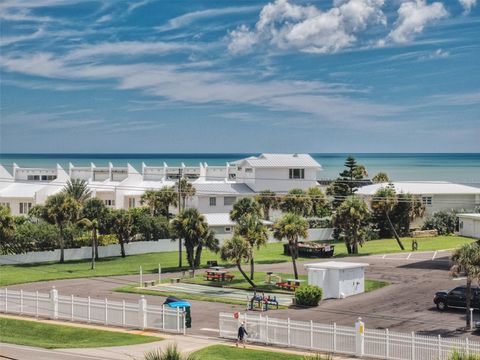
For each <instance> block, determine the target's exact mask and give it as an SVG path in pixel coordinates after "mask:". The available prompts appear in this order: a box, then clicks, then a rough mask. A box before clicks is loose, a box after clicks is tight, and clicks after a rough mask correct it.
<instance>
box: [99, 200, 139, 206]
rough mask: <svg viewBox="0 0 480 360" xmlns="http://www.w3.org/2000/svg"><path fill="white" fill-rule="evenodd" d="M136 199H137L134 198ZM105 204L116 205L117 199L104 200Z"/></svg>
mask: <svg viewBox="0 0 480 360" xmlns="http://www.w3.org/2000/svg"><path fill="white" fill-rule="evenodd" d="M133 200H135V199H133ZM103 202H104V204H105V205H107V206H115V200H110V199H108V200H103Z"/></svg>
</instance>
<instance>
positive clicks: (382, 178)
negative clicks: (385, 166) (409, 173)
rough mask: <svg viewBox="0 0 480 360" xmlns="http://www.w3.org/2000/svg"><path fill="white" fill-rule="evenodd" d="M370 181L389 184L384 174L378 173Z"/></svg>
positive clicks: (388, 179)
mask: <svg viewBox="0 0 480 360" xmlns="http://www.w3.org/2000/svg"><path fill="white" fill-rule="evenodd" d="M372 181H373V182H374V183H384V182H386V183H388V182H390V178H389V177H388V175H387V173H386V172H379V173H377V174H376V175H375V176H374V177H373V178H372Z"/></svg>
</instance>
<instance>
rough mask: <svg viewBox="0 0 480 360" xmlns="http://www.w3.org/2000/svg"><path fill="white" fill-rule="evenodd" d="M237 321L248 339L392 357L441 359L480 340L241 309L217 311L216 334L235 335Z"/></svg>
mask: <svg viewBox="0 0 480 360" xmlns="http://www.w3.org/2000/svg"><path fill="white" fill-rule="evenodd" d="M241 322H244V324H245V328H246V330H247V332H248V336H247V340H248V341H251V342H259V343H265V344H270V345H280V346H290V347H297V348H301V349H308V350H313V351H323V352H332V353H344V354H350V355H356V356H365V357H371V358H379V359H392V360H432V359H436V360H443V359H446V358H447V357H448V355H449V354H451V352H452V351H454V350H458V351H461V352H465V353H467V354H480V342H478V341H471V340H469V339H468V338H465V339H460V338H442V337H441V336H440V335H438V336H425V335H417V334H415V333H413V332H412V333H400V332H394V331H389V330H375V329H365V326H364V324H363V322H362V321H361V320H360V319H359V320H358V321H357V322H356V323H355V327H347V326H337V325H336V324H333V325H327V324H318V323H314V322H313V321H310V322H305V321H293V320H290V319H287V320H285V319H274V318H269V317H268V316H262V315H259V314H245V313H244V314H238V317H235V316H234V315H233V314H227V313H220V318H219V330H220V337H223V338H229V339H236V337H237V331H238V327H239V326H240V323H241Z"/></svg>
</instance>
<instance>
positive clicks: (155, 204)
mask: <svg viewBox="0 0 480 360" xmlns="http://www.w3.org/2000/svg"><path fill="white" fill-rule="evenodd" d="M160 195H161V194H160V191H158V190H153V189H149V190H146V191H145V192H144V193H143V194H142V197H141V198H140V203H141V204H142V205H144V204H146V205H147V207H148V209H149V211H150V215H152V216H155V215H158V213H159V212H160V208H161V206H162V205H163V204H161V203H160Z"/></svg>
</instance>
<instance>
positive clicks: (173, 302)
mask: <svg viewBox="0 0 480 360" xmlns="http://www.w3.org/2000/svg"><path fill="white" fill-rule="evenodd" d="M163 304H164V305H167V306H168V307H170V308H172V309H177V308H181V309H183V310H184V311H185V326H186V327H187V328H191V327H192V316H191V313H190V307H191V306H192V305H191V304H190V303H189V302H188V301H185V300H183V299H178V298H176V297H174V296H169V297H167V299H166V300H165V302H164V303H163Z"/></svg>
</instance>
